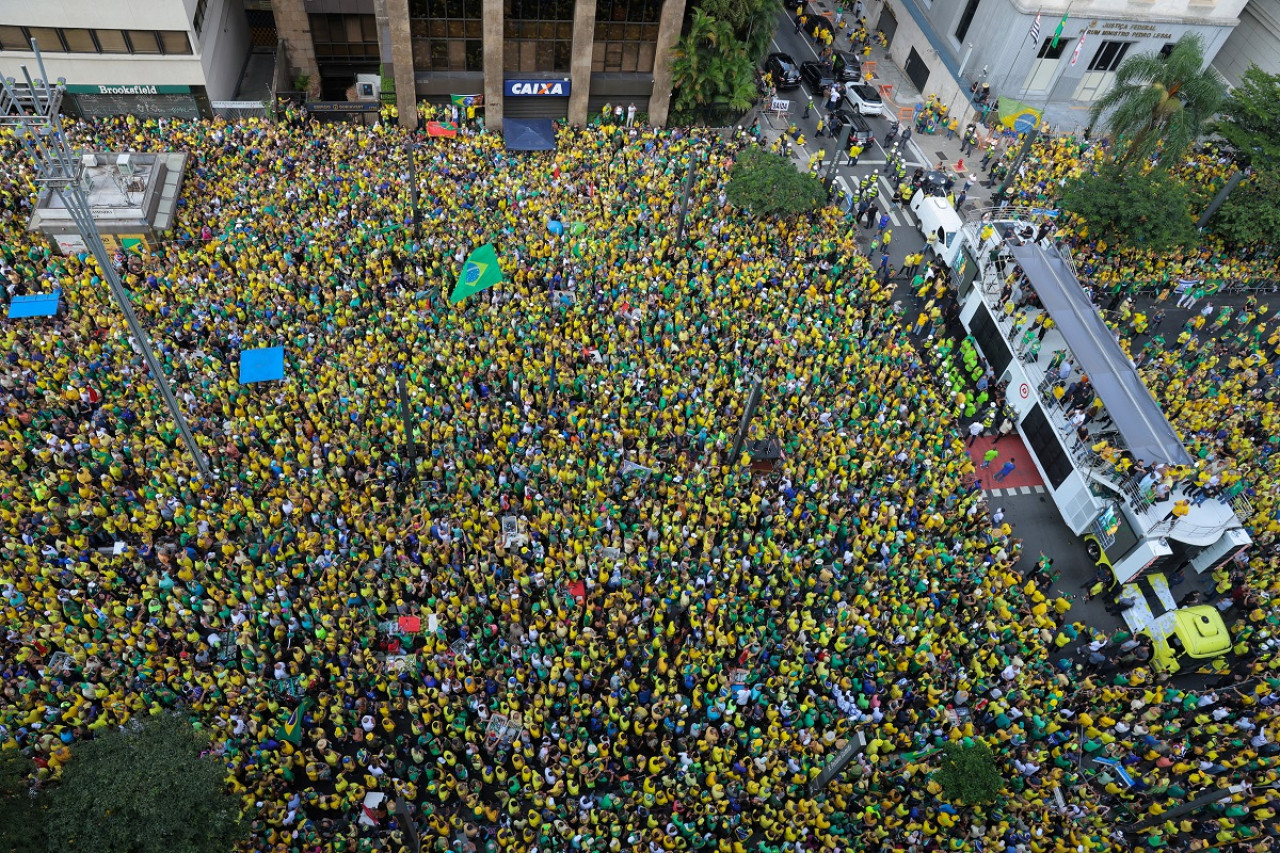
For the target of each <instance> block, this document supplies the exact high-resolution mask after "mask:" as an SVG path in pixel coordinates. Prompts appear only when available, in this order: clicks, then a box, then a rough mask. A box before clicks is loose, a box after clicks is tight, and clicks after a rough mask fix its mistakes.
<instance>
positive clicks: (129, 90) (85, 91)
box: [67, 83, 191, 95]
mask: <svg viewBox="0 0 1280 853" xmlns="http://www.w3.org/2000/svg"><path fill="white" fill-rule="evenodd" d="M67 91H68V92H70V93H71V94H73V95H187V94H190V93H191V87H190V86H157V85H153V84H149V83H134V84H119V85H111V84H105V83H102V84H98V85H96V86H67Z"/></svg>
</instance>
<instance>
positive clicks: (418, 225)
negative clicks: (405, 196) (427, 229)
mask: <svg viewBox="0 0 1280 853" xmlns="http://www.w3.org/2000/svg"><path fill="white" fill-rule="evenodd" d="M417 160H418V143H417V142H415V141H414V140H413V139H412V138H411V139H410V140H409V204H410V206H411V207H412V208H413V239H414V240H415V241H416V242H421V241H422V212H421V211H420V210H419V209H418V164H417Z"/></svg>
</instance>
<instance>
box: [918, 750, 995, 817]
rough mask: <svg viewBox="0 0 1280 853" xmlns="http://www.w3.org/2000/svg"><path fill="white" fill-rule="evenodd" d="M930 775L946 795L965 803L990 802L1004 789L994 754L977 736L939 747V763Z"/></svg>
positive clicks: (948, 797)
mask: <svg viewBox="0 0 1280 853" xmlns="http://www.w3.org/2000/svg"><path fill="white" fill-rule="evenodd" d="M966 740H967V739H966ZM933 778H934V780H935V781H937V783H938V784H939V785H941V786H942V792H943V795H944V796H945V797H946V798H947V799H949V800H959V801H960V802H962V803H964V804H965V805H968V806H974V805H980V804H982V803H990V802H992V801H993V800H995V798H996V797H998V796H1000V791H1001V790H1003V789H1004V776H1002V775H1001V774H1000V768H999V767H997V766H996V757H995V755H993V754H992V752H991V747H989V746H987V744H986V743H985V742H984V741H981V740H975V741H969V742H967V743H949V744H947V745H946V746H945V747H943V748H942V766H941V767H940V768H939V769H938V770H937V771H935V772H934V774H933Z"/></svg>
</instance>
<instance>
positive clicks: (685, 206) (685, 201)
mask: <svg viewBox="0 0 1280 853" xmlns="http://www.w3.org/2000/svg"><path fill="white" fill-rule="evenodd" d="M696 168H698V160H695V159H694V155H692V154H690V155H689V173H687V174H686V175H685V193H684V195H682V196H681V199H680V227H678V228H677V229H676V242H677V243H682V242H685V216H686V215H689V196H690V193H691V192H692V191H694V172H695V170H696Z"/></svg>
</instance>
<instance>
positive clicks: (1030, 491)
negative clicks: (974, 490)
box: [985, 486, 1049, 498]
mask: <svg viewBox="0 0 1280 853" xmlns="http://www.w3.org/2000/svg"><path fill="white" fill-rule="evenodd" d="M1048 491H1049V490H1048V489H1046V488H1045V487H1044V486H1011V487H1009V488H1007V489H987V490H985V494H987V495H989V496H990V497H993V498H999V497H1010V498H1011V497H1014V496H1015V495H1043V494H1047V493H1048Z"/></svg>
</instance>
